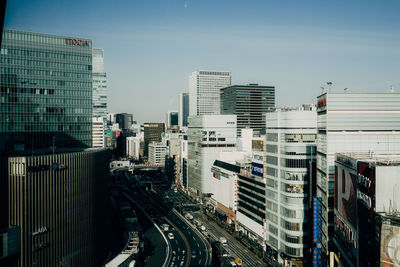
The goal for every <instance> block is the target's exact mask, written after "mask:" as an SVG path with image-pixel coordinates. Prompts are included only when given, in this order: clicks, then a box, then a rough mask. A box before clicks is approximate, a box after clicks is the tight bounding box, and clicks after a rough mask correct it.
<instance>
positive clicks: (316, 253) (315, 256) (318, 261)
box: [312, 248, 322, 267]
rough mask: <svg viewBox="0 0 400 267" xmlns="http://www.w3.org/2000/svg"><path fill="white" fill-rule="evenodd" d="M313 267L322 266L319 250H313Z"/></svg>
mask: <svg viewBox="0 0 400 267" xmlns="http://www.w3.org/2000/svg"><path fill="white" fill-rule="evenodd" d="M312 266H313V267H319V266H322V257H321V249H320V248H314V249H313V265H312Z"/></svg>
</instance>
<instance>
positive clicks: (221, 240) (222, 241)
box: [219, 236, 228, 246]
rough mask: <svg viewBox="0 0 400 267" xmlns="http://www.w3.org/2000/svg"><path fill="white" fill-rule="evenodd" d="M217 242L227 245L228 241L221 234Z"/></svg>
mask: <svg viewBox="0 0 400 267" xmlns="http://www.w3.org/2000/svg"><path fill="white" fill-rule="evenodd" d="M219 242H220V243H221V245H223V246H227V245H228V241H227V240H226V238H225V237H223V236H221V237H220V238H219Z"/></svg>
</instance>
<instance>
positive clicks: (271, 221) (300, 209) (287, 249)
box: [253, 107, 317, 266]
mask: <svg viewBox="0 0 400 267" xmlns="http://www.w3.org/2000/svg"><path fill="white" fill-rule="evenodd" d="M266 121H267V126H266V168H265V172H266V189H265V196H266V202H265V204H266V206H265V219H266V220H265V221H266V225H265V229H266V233H267V234H266V243H267V246H268V250H270V251H273V253H272V255H275V257H276V258H275V259H276V260H278V261H279V262H280V263H281V264H283V265H284V266H306V262H305V260H306V256H307V251H308V248H309V245H308V238H307V237H308V236H309V235H310V234H311V233H309V232H308V231H309V230H308V228H307V227H306V225H307V223H309V222H308V217H309V210H308V208H307V207H306V206H305V205H304V204H305V203H307V202H308V201H309V198H310V197H311V196H310V195H309V192H308V186H310V184H311V178H310V171H309V166H310V161H311V160H314V159H315V157H316V154H315V153H316V141H317V112H316V109H315V107H314V108H313V109H312V110H301V109H297V110H296V109H291V110H284V109H282V110H279V109H278V110H276V111H274V112H269V113H267V114H266ZM253 165H254V160H253ZM257 167H259V168H258V169H259V170H263V168H262V165H254V166H253V170H254V168H257Z"/></svg>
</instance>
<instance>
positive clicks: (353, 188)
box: [334, 158, 357, 249]
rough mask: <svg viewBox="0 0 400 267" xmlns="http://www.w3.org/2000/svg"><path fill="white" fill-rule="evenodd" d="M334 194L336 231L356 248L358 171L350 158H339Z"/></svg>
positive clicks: (336, 165) (336, 164)
mask: <svg viewBox="0 0 400 267" xmlns="http://www.w3.org/2000/svg"><path fill="white" fill-rule="evenodd" d="M334 196H335V198H334V207H335V209H334V213H335V222H334V227H335V231H336V232H338V233H340V234H341V235H340V236H341V238H342V239H343V241H345V242H346V243H348V245H350V247H351V248H352V249H355V248H356V247H357V245H356V240H357V238H356V236H357V231H356V226H357V222H356V219H357V214H356V212H357V210H356V205H357V171H356V164H355V162H352V161H348V159H346V162H341V161H340V159H338V158H337V161H336V163H335V195H334Z"/></svg>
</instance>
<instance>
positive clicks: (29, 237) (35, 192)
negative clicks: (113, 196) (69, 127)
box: [0, 149, 110, 266]
mask: <svg viewBox="0 0 400 267" xmlns="http://www.w3.org/2000/svg"><path fill="white" fill-rule="evenodd" d="M109 159H110V153H109V151H108V150H105V149H90V150H86V151H80V152H72V153H59V154H48V155H36V156H16V157H10V158H9V159H8V165H9V166H10V168H9V173H8V183H9V190H10V191H9V199H8V201H9V205H10V207H11V210H10V212H9V216H8V217H9V224H10V226H18V227H20V235H21V239H20V244H19V246H20V254H19V258H18V264H17V266H60V265H62V266H99V265H101V264H102V263H103V262H101V261H102V260H105V259H104V255H101V254H100V255H99V252H100V251H99V250H97V249H100V250H103V249H104V247H105V246H106V244H105V243H104V240H103V241H102V237H101V235H98V233H99V232H103V231H104V228H102V227H101V225H102V224H103V219H104V214H103V211H104V209H105V205H104V203H105V197H104V193H105V192H104V189H105V188H107V187H108V185H109V180H108V173H109V170H108V164H107V163H108V162H109ZM26 181H29V182H28V183H26ZM96 217H97V218H101V220H96ZM0 237H1V235H0ZM0 240H2V238H0ZM106 253H107V252H106ZM107 254H108V253H107Z"/></svg>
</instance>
